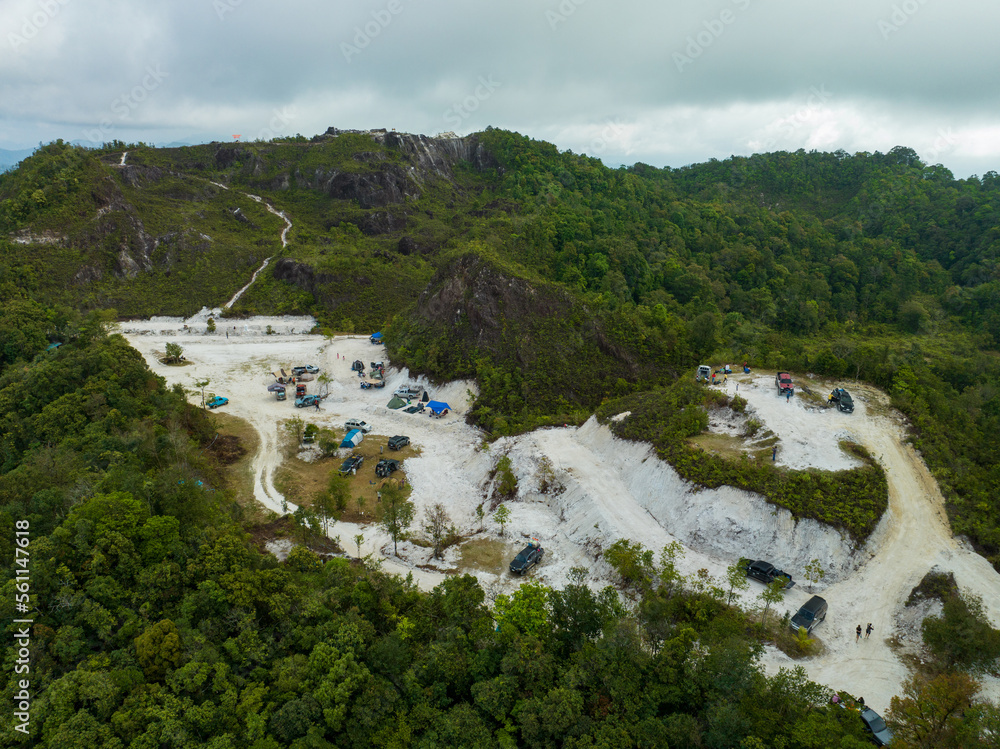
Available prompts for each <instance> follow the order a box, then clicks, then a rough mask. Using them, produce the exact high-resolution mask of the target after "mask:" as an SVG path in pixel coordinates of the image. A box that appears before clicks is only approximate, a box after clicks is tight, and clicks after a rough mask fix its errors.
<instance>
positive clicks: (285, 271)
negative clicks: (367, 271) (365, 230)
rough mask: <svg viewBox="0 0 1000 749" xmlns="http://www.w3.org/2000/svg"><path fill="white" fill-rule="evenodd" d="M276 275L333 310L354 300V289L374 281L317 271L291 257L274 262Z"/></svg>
mask: <svg viewBox="0 0 1000 749" xmlns="http://www.w3.org/2000/svg"><path fill="white" fill-rule="evenodd" d="M274 277H275V278H277V279H278V280H279V281H287V282H288V283H290V284H294V285H295V286H298V287H299V288H300V289H304V290H306V291H308V292H309V293H310V294H312V295H313V296H314V297H316V299H317V300H318V301H320V302H321V303H322V304H324V305H325V306H326V307H328V308H329V309H331V310H333V309H336V308H337V307H338V306H340V305H341V304H344V303H345V302H350V301H352V300H353V299H354V298H355V296H356V294H354V292H353V290H354V289H357V288H360V287H364V286H370V285H371V283H372V282H371V279H369V278H365V277H363V276H357V277H354V278H347V277H344V276H338V275H334V274H332V273H323V272H317V271H316V270H315V269H313V268H312V267H311V266H309V265H306V264H305V263H299V262H296V261H295V260H290V259H289V258H281V259H280V260H278V261H277V262H276V263H275V264H274Z"/></svg>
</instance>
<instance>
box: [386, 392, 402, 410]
mask: <svg viewBox="0 0 1000 749" xmlns="http://www.w3.org/2000/svg"><path fill="white" fill-rule="evenodd" d="M405 405H406V401H404V400H402V399H401V398H398V397H396V396H395V395H394V396H392V400H391V401H389V402H388V403H387V404H386V406H388V407H389V408H402V407H403V406H405Z"/></svg>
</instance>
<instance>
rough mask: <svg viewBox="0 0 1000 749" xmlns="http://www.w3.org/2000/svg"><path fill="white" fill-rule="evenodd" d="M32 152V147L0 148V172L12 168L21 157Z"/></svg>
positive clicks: (25, 156)
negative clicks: (13, 149) (18, 149)
mask: <svg viewBox="0 0 1000 749" xmlns="http://www.w3.org/2000/svg"><path fill="white" fill-rule="evenodd" d="M34 152H35V149H34V148H22V149H21V150H20V151H8V150H7V149H5V148H0V172H6V171H8V170H10V169H13V168H14V167H15V166H17V165H18V164H19V163H20V162H21V160H22V159H25V158H27V157H28V156H31V154H33V153H34Z"/></svg>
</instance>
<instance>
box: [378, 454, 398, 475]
mask: <svg viewBox="0 0 1000 749" xmlns="http://www.w3.org/2000/svg"><path fill="white" fill-rule="evenodd" d="M399 465H400V464H399V461H398V460H393V459H392V458H382V460H380V461H379V462H378V463H376V464H375V475H376V476H378V477H379V478H382V479H384V478H385V477H386V476H388V475H389V474H390V473H392V472H393V471H398V470H399Z"/></svg>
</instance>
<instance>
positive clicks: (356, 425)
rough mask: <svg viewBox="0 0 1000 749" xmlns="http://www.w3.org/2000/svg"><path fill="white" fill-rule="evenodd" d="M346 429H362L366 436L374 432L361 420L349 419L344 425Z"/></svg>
mask: <svg viewBox="0 0 1000 749" xmlns="http://www.w3.org/2000/svg"><path fill="white" fill-rule="evenodd" d="M344 427H345V428H346V429H347V430H348V431H350V430H351V429H360V430H361V431H362V432H363V433H364V434H368V432H370V431H371V430H372V428H371V426H369V425H368V424H367V423H366V422H364V421H361V419H348V420H347V421H346V422H345V423H344Z"/></svg>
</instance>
